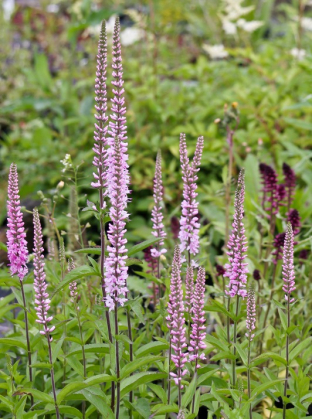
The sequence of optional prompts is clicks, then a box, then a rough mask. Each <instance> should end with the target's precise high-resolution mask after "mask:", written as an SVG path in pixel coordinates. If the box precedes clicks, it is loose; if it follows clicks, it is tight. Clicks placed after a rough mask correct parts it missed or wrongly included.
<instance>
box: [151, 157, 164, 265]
mask: <svg viewBox="0 0 312 419" xmlns="http://www.w3.org/2000/svg"><path fill="white" fill-rule="evenodd" d="M163 194H164V192H163V183H162V177H161V154H160V151H159V152H158V153H157V158H156V168H155V177H154V194H153V197H154V202H155V205H154V208H153V209H152V222H153V231H152V234H153V236H155V237H158V238H161V240H160V241H159V242H158V243H157V248H156V249H152V250H151V254H152V256H153V257H154V258H158V257H159V256H160V255H162V254H163V253H166V252H167V250H166V249H160V248H161V247H162V246H163V245H164V238H165V237H166V233H165V230H164V224H163V219H164V216H163V212H162V207H161V204H162V201H163Z"/></svg>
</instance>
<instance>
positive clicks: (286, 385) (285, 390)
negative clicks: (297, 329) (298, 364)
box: [283, 295, 290, 419]
mask: <svg viewBox="0 0 312 419" xmlns="http://www.w3.org/2000/svg"><path fill="white" fill-rule="evenodd" d="M289 299H290V296H289V295H288V299H287V328H289V327H290V302H289ZM288 372H289V335H288V332H287V336H286V373H285V384H284V397H287V387H288ZM285 418H286V401H285V400H284V403H283V419H285Z"/></svg>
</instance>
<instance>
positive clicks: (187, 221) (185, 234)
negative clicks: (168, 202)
mask: <svg viewBox="0 0 312 419" xmlns="http://www.w3.org/2000/svg"><path fill="white" fill-rule="evenodd" d="M203 147H204V138H203V137H199V138H198V140H197V144H196V150H195V154H194V159H193V162H192V164H191V165H190V163H189V158H188V156H187V148H186V137H185V134H181V135H180V161H181V169H182V180H183V198H184V199H183V201H182V204H181V207H182V217H181V220H180V233H179V238H180V242H181V251H182V252H183V251H184V250H188V251H189V252H190V253H191V254H192V255H196V254H197V253H198V252H199V237H198V233H199V227H200V224H199V222H198V202H197V201H196V197H197V193H196V189H197V185H196V181H197V179H198V177H197V172H198V171H199V166H200V161H201V156H202V151H203Z"/></svg>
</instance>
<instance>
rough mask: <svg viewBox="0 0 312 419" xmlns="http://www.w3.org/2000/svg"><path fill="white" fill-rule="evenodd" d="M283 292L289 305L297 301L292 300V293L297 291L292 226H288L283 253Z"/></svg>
mask: <svg viewBox="0 0 312 419" xmlns="http://www.w3.org/2000/svg"><path fill="white" fill-rule="evenodd" d="M282 274H283V281H284V285H283V291H284V292H285V300H286V301H288V302H289V303H293V302H294V301H295V299H294V298H291V293H292V292H293V291H295V289H296V286H295V268H294V233H293V230H292V227H291V224H290V223H288V224H287V229H286V236H285V242H284V251H283V266H282Z"/></svg>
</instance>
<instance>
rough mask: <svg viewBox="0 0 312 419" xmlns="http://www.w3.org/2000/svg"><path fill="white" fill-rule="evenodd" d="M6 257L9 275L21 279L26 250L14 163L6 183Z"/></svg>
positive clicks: (25, 266) (26, 270)
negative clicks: (8, 262)
mask: <svg viewBox="0 0 312 419" xmlns="http://www.w3.org/2000/svg"><path fill="white" fill-rule="evenodd" d="M7 205H8V230H7V239H8V243H7V245H8V259H9V261H10V264H9V266H10V272H11V275H12V276H13V275H17V276H18V277H19V279H20V281H22V280H23V279H24V277H25V276H26V275H27V272H28V268H27V265H26V264H27V259H28V250H27V242H26V233H25V227H24V221H23V214H22V211H21V205H20V196H19V189H18V174H17V167H16V165H15V164H14V163H12V164H11V166H10V172H9V183H8V203H7Z"/></svg>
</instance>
